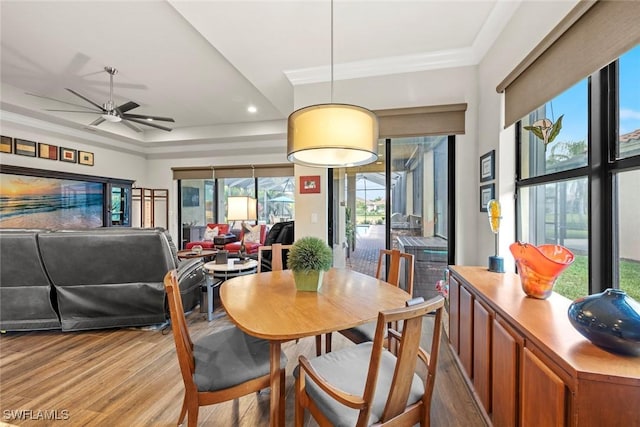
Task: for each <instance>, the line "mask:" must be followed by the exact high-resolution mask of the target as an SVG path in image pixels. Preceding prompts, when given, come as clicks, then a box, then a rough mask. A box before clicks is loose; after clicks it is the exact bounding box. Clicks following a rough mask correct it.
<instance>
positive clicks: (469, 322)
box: [459, 286, 473, 379]
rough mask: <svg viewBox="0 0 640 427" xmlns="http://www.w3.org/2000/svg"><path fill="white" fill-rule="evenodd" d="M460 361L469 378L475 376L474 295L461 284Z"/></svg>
mask: <svg viewBox="0 0 640 427" xmlns="http://www.w3.org/2000/svg"><path fill="white" fill-rule="evenodd" d="M459 327H460V333H459V338H460V362H462V367H463V368H464V370H465V371H466V372H467V377H469V379H471V378H473V297H472V296H471V294H470V293H469V291H467V290H466V289H465V287H464V286H460V325H459Z"/></svg>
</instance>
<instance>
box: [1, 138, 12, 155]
mask: <svg viewBox="0 0 640 427" xmlns="http://www.w3.org/2000/svg"><path fill="white" fill-rule="evenodd" d="M0 153H9V154H11V153H13V138H11V137H10V136H2V139H1V140H0Z"/></svg>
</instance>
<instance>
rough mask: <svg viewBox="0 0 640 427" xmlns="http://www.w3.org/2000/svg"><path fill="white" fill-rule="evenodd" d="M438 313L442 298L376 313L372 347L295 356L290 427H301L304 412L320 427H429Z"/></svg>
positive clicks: (359, 345)
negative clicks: (426, 338)
mask: <svg viewBox="0 0 640 427" xmlns="http://www.w3.org/2000/svg"><path fill="white" fill-rule="evenodd" d="M443 307H444V298H443V297H442V296H441V295H438V296H437V297H435V298H432V299H430V300H428V301H426V302H424V301H422V302H421V303H418V304H417V305H409V304H407V307H403V308H398V309H393V310H386V311H381V312H380V313H379V314H378V321H377V322H376V333H375V337H374V339H373V342H371V341H369V342H365V343H361V344H358V345H356V346H350V347H346V348H343V349H341V350H337V351H334V352H331V353H325V354H323V355H321V356H318V357H316V358H313V359H307V358H306V357H305V356H300V357H299V365H298V367H297V368H296V370H295V371H294V376H295V389H296V406H295V426H296V427H301V426H302V425H303V422H304V411H305V409H307V410H308V411H309V412H310V414H311V416H312V417H313V418H314V419H315V420H316V421H317V423H318V424H319V425H320V426H337V425H344V426H347V425H348V426H357V427H360V426H369V425H380V426H384V425H393V426H413V425H415V424H417V423H419V424H420V425H421V426H423V427H424V426H429V419H430V408H431V398H432V396H433V387H434V383H435V377H436V365H437V362H438V350H439V347H440V335H441V327H442V325H441V324H442V310H443ZM432 311H435V317H434V322H433V334H432V338H431V348H430V352H429V353H427V352H425V351H424V350H423V349H422V348H421V347H420V339H421V336H422V325H423V316H425V315H426V314H427V313H430V312H432ZM390 323H392V324H393V323H398V324H402V325H403V328H402V331H401V332H399V331H397V330H395V329H393V328H388V327H387V325H388V324H390ZM385 334H388V336H389V339H390V340H396V341H397V342H398V352H397V356H396V355H394V354H393V353H392V352H390V351H388V350H387V349H386V348H385V346H384V341H385ZM418 362H420V366H419V368H421V369H418ZM425 368H426V369H425ZM418 372H422V374H418Z"/></svg>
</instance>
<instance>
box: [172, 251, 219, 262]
mask: <svg viewBox="0 0 640 427" xmlns="http://www.w3.org/2000/svg"><path fill="white" fill-rule="evenodd" d="M217 253H218V251H215V250H212V249H203V250H201V251H200V252H196V251H194V250H191V249H183V250H181V251H178V258H179V259H191V258H204V259H205V260H206V258H212V257H213V256H214V255H215V254H217Z"/></svg>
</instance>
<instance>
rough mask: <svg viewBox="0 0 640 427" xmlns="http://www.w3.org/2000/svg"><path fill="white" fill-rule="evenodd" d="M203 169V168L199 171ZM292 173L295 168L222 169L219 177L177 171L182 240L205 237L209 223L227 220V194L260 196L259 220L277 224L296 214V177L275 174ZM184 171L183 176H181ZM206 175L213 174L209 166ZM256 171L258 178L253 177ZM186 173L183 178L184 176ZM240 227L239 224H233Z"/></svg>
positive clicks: (219, 171)
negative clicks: (199, 175)
mask: <svg viewBox="0 0 640 427" xmlns="http://www.w3.org/2000/svg"><path fill="white" fill-rule="evenodd" d="M196 172H200V171H196ZM287 172H293V168H292V167H291V168H289V169H287V168H277V167H269V166H265V167H262V168H256V169H253V168H228V169H223V168H220V169H219V170H217V174H216V176H217V175H220V176H221V177H220V178H216V179H211V178H208V179H202V178H199V177H197V176H196V177H195V178H194V177H193V175H194V170H193V169H188V168H187V169H184V170H178V171H177V173H178V175H177V176H176V175H175V173H176V170H174V178H177V179H179V184H178V186H179V190H180V193H179V194H180V211H179V218H180V223H181V224H182V227H181V232H182V237H181V241H182V242H183V244H184V243H187V242H189V241H193V240H202V233H203V232H204V229H205V228H206V224H210V223H227V222H228V221H227V197H229V196H249V197H257V199H258V206H257V207H258V222H259V223H261V224H274V223H276V222H280V221H291V220H293V219H294V217H295V200H294V194H295V179H294V177H293V176H281V177H278V176H273V175H279V174H281V173H285V174H286V173H287ZM179 174H183V175H179ZM202 174H203V175H206V176H209V177H210V176H211V175H212V172H211V170H210V169H205V170H204V171H203V172H202ZM254 174H255V177H254V176H252V175H254ZM183 176H184V177H183ZM231 226H232V228H238V227H239V223H235V224H231Z"/></svg>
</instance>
